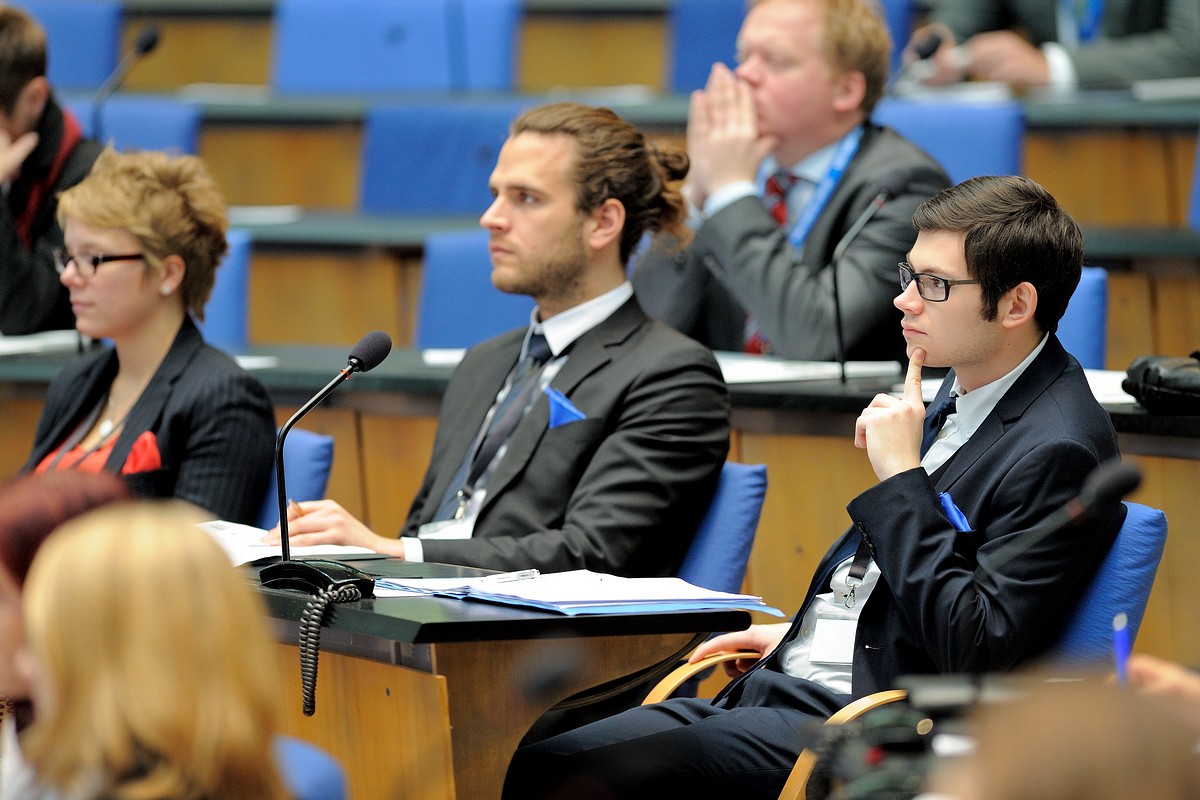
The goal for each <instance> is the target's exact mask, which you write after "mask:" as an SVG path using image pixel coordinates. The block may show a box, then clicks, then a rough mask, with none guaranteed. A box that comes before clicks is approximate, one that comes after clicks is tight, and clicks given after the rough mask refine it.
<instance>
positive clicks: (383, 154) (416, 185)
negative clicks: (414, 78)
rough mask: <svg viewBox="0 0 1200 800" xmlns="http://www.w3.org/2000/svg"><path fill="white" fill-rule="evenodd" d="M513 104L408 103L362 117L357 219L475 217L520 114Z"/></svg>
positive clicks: (487, 195) (487, 201)
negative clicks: (376, 215) (363, 214)
mask: <svg viewBox="0 0 1200 800" xmlns="http://www.w3.org/2000/svg"><path fill="white" fill-rule="evenodd" d="M523 107H524V106H523V104H521V103H519V102H514V101H499V100H497V101H479V102H465V101H462V102H447V103H412V104H404V105H389V106H378V107H375V108H372V109H370V110H369V111H368V112H367V116H366V120H365V123H364V130H363V159H362V183H361V185H362V195H361V197H360V200H359V206H360V208H361V209H362V210H363V211H367V212H372V213H381V214H424V215H426V216H428V215H434V214H482V213H483V212H484V211H486V210H487V207H488V205H489V204H490V203H491V194H490V193H489V192H488V178H489V177H490V176H491V174H492V169H493V168H494V167H495V166H496V157H497V156H498V155H499V153H500V148H501V147H502V146H503V145H504V141H505V139H507V138H508V125H509V123H510V122H512V120H513V118H514V117H516V116H517V114H518V113H520V111H521V110H522V108H523Z"/></svg>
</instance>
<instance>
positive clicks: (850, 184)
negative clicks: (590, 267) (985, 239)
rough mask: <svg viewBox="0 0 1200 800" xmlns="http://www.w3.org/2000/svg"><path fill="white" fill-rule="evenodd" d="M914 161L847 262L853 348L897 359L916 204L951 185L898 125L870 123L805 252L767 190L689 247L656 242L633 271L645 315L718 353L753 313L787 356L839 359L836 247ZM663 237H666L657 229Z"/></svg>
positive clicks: (846, 322)
mask: <svg viewBox="0 0 1200 800" xmlns="http://www.w3.org/2000/svg"><path fill="white" fill-rule="evenodd" d="M910 169H911V170H913V171H914V175H913V179H912V181H911V182H910V184H909V185H908V187H907V188H906V189H905V190H904V191H903V192H901V193H900V194H899V195H898V196H896V197H895V198H893V199H891V200H890V201H888V202H887V203H885V204H884V205H883V207H882V208H880V209H879V211H878V213H876V214H875V216H874V217H872V218H871V221H870V222H868V223H867V225H866V226H865V227H864V228H863V229H862V231H861V232H860V233H859V234H858V236H857V237H856V238H855V239H854V241H853V242H852V243H851V244H850V245H849V246H848V247H847V248H846V250H845V253H844V254H843V256H842V259H841V262H840V265H839V268H838V284H839V285H838V292H839V295H840V297H841V301H840V303H841V311H842V330H843V332H844V334H845V341H846V357H847V358H850V359H861V360H890V359H900V358H902V357H903V355H904V340H903V338H902V337H901V336H900V314H899V312H898V311H896V309H895V307H893V306H892V300H893V298H895V296H896V295H897V294H899V292H900V276H899V273H898V270H897V267H896V265H897V263H898V262H900V261H903V260H904V259H905V257H906V255H907V254H908V251H909V248H911V247H912V244H913V242H914V241H915V240H916V231H915V230H914V229H913V226H912V213H913V211H914V210H916V207H917V206H918V205H919V204H920V203H921V202H923V201H924V200H926V199H927V198H929V197H930V196H931V195H932V194H933V193H934V192H936V191H938V190H939V189H942V188H945V187H946V186H949V185H950V180H949V178H948V177H947V176H946V173H945V172H944V171H942V169H941V167H939V166H938V165H937V164H936V163H935V162H934V161H933V160H932V159H931V158H930V157H929V156H928V155H926V154H925V153H924V152H922V151H921V150H919V149H918V148H917V147H916V146H915V145H913V144H912V143H910V142H909V141H908V140H906V139H903V138H902V137H901V136H900V135H899V134H897V133H895V132H894V131H892V130H890V129H886V128H879V127H876V126H874V125H867V127H866V131H865V133H864V135H863V140H862V143H861V145H860V146H859V149H858V152H857V153H856V154H855V156H854V160H853V161H851V162H850V165H849V167H847V169H846V173H845V175H843V176H842V180H841V181H840V182H839V183H838V186H837V189H836V190H835V191H834V193H833V195H832V196H831V197H830V199H829V203H828V205H826V207H825V210H824V211H823V212H822V214H821V216H820V217H819V218H818V219H817V221H816V224H815V225H813V228H812V231H811V232H810V233H809V235H808V239H807V240H806V242H805V246H804V254H803V257H802V258H800V259H797V258H796V251H795V249H794V248H793V247H792V246H791V244H790V243H789V242H788V240H787V236H786V232H785V231H783V230H781V229H780V228H779V226H778V225H777V224H776V223H775V221H774V219H772V218H771V216H770V214H768V213H767V211H766V208H765V207H764V206H763V204H762V200H761V199H760V198H758V197H745V198H742V199H741V200H738V201H736V202H734V203H732V204H730V205H729V206H728V207H726V208H724V209H722V210H721V211H719V212H717V213H716V214H714V215H713V216H712V217H711V218H710V219H708V220H706V221H705V222H704V223H703V224H702V225H701V226H700V229H699V230H698V231H697V232H696V237H695V240H694V241H693V242H692V244H691V245H690V246H689V247H688V248H686V249H685V250H683V251H681V252H678V253H674V254H672V253H671V252H670V248H671V243H670V242H667V241H665V240H664V241H657V240H656V241H655V243H654V246H653V247H651V249H649V250H648V251H646V252H645V253H643V254H642V256H641V257H640V258H639V260H638V263H637V265H636V267H635V268H634V272H633V277H632V280H633V286H634V289H635V290H636V291H637V296H638V300H639V301H641V303H642V306H643V307H644V308H645V309H646V313H648V314H650V315H651V316H654V317H658V318H659V319H662V320H663V321H665V322H667V323H668V324H670V325H671V326H673V327H675V328H677V329H679V330H681V331H683V332H684V333H686V334H688V335H689V336H692V337H693V338H695V339H697V340H698V341H700V342H703V343H704V344H707V345H708V346H709V347H711V348H713V349H714V350H741V349H742V339H743V335H744V330H745V321H746V312H747V310H749V311H750V312H752V313H753V315H754V318H755V320H756V321H757V322H758V326H759V327H760V328H761V329H762V331H763V333H764V334H765V335H766V337H767V338H768V339H769V340H770V341H771V344H772V346H773V347H774V349H775V352H777V353H779V354H780V355H783V356H785V357H787V358H799V359H813V360H822V361H832V360H834V359H836V358H837V338H836V334H835V327H834V303H833V289H832V285H833V279H832V270H831V269H830V263H831V261H832V259H833V251H834V249H836V247H837V244H838V242H839V241H840V240H841V239H842V237H843V236H844V235H845V234H846V232H847V231H848V229H849V228H850V227H851V226H852V225H853V224H854V221H855V220H856V219H858V217H859V216H860V215H861V214H862V213H863V212H864V211H865V210H866V209H867V207H868V206H869V205H870V203H871V201H872V200H873V199H874V198H875V196H876V195H877V194H878V193H879V189H880V187H881V186H882V185H884V184H885V183H886V182H887V181H888V179H889V178H890V177H891V176H892V175H895V174H896V173H897V172H899V171H901V170H910ZM660 238H661V237H660Z"/></svg>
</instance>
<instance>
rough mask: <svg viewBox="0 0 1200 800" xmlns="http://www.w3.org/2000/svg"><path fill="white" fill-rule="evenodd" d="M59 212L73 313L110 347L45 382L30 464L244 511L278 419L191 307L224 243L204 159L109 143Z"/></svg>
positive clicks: (252, 499) (251, 506)
mask: <svg viewBox="0 0 1200 800" xmlns="http://www.w3.org/2000/svg"><path fill="white" fill-rule="evenodd" d="M58 215H59V220H60V222H61V224H62V227H63V230H64V234H65V237H64V238H65V247H63V248H62V249H61V250H59V251H58V252H57V253H56V255H55V261H56V266H57V268H58V271H59V275H60V280H61V281H62V283H63V285H64V286H66V288H67V290H68V292H69V293H70V298H71V310H72V311H73V312H74V315H75V327H76V328H77V329H78V330H79V332H80V333H82V334H84V335H85V336H88V337H90V338H91V339H93V340H107V341H109V342H111V347H103V348H98V349H96V350H94V351H92V352H89V353H87V354H86V355H84V356H82V357H81V358H79V359H78V360H76V361H75V362H73V363H72V364H70V365H68V366H67V367H66V368H64V369H63V370H62V372H61V373H60V374H59V375H58V376H57V377H56V378H55V380H54V381H53V382H52V383H51V384H50V388H49V390H48V391H47V393H46V401H45V407H44V410H43V413H42V417H41V419H40V420H39V422H38V427H37V433H36V436H35V443H34V447H33V452H32V454H31V455H30V458H29V461H28V463H26V465H25V470H26V471H37V472H43V471H53V470H79V471H83V472H100V471H106V472H112V473H116V474H119V475H121V476H122V477H123V478H124V479H125V480H126V483H127V484H128V485H129V487H130V489H131V490H132V491H133V492H134V493H135V494H136V495H138V496H140V497H152V498H167V497H175V498H178V499H180V500H185V501H187V502H189V503H192V504H193V505H196V506H198V507H200V508H201V509H203V510H205V511H206V512H208V513H209V514H211V515H213V516H217V517H220V518H223V519H229V520H233V521H237V522H252V521H253V520H254V518H255V517H256V516H257V511H258V509H259V507H260V506H261V504H262V500H263V496H264V494H265V492H266V487H267V482H268V478H269V475H270V465H271V460H272V454H273V442H274V427H275V425H274V419H273V414H272V409H271V403H270V401H269V399H268V398H267V394H266V392H265V390H264V389H263V387H262V386H261V385H260V384H259V382H258V381H257V380H255V379H254V378H253V377H251V376H250V375H248V374H247V373H246V372H244V371H243V370H242V369H241V368H240V367H238V366H237V364H236V363H235V362H234V361H233V360H232V359H230V358H229V357H228V356H226V355H225V354H224V353H221V352H219V351H217V350H215V349H214V348H212V347H209V346H208V345H206V344H205V343H204V340H203V339H202V338H201V336H200V332H199V330H198V329H197V328H196V325H195V323H194V321H193V317H194V318H195V319H199V320H202V319H203V318H204V304H205V302H206V301H207V300H208V297H209V293H210V292H211V291H212V287H213V283H214V278H215V272H216V268H217V265H218V264H219V262H220V259H221V256H222V255H223V254H224V253H225V250H226V243H225V231H226V227H227V220H226V212H225V203H224V201H223V199H222V198H221V194H220V192H219V191H218V190H217V187H216V184H215V183H214V182H213V179H212V177H211V176H210V175H209V173H208V170H207V169H206V168H205V166H204V164H203V162H202V161H201V160H200V159H198V158H196V157H195V156H168V155H166V154H164V153H158V152H149V151H147V152H140V153H123V154H122V153H116V152H114V151H112V150H107V151H105V152H104V153H102V154H101V156H100V158H99V159H98V160H97V161H96V164H95V167H94V168H93V169H92V172H91V174H90V175H89V176H88V177H87V178H86V179H85V180H84V181H82V182H81V183H79V184H78V185H76V186H74V187H72V188H71V189H68V190H67V191H65V192H63V193H62V195H61V196H60V198H59V203H58Z"/></svg>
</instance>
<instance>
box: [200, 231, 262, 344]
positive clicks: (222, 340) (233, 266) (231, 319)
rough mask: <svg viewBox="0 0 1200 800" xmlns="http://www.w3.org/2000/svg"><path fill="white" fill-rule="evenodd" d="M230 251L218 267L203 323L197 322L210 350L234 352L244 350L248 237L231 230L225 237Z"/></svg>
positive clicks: (245, 338) (247, 280) (248, 257)
mask: <svg viewBox="0 0 1200 800" xmlns="http://www.w3.org/2000/svg"><path fill="white" fill-rule="evenodd" d="M225 240H226V241H227V242H229V250H228V251H227V252H226V253H225V257H224V258H223V259H221V266H220V267H218V268H217V280H216V284H215V285H214V286H213V290H212V294H211V295H210V296H209V298H208V303H206V304H205V306H204V321H203V322H200V323H197V325H198V326H199V328H200V332H201V333H202V334H204V340H205V341H206V342H208V343H209V344H211V345H212V346H213V347H216V348H219V349H221V350H225V351H227V352H231V353H235V352H239V351H242V350H245V349H246V343H247V337H246V315H247V312H246V293H247V287H248V284H249V273H250V244H251V242H250V234H249V232H248V231H244V230H239V229H236V228H231V229H230V230H229V232H228V233H226V234H225Z"/></svg>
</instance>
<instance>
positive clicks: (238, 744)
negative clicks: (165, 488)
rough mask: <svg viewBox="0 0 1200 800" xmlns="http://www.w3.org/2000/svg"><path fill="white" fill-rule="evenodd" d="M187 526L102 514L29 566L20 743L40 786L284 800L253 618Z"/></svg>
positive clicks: (70, 527)
mask: <svg viewBox="0 0 1200 800" xmlns="http://www.w3.org/2000/svg"><path fill="white" fill-rule="evenodd" d="M196 521H197V517H196V516H195V515H194V513H193V512H191V511H187V510H185V509H184V508H183V507H181V506H173V505H172V506H162V505H153V506H152V505H148V504H140V505H133V504H122V505H118V506H111V507H109V508H106V509H103V510H101V511H98V512H94V513H92V514H88V515H86V516H83V517H80V518H78V519H76V520H74V521H72V522H70V523H68V524H66V525H64V526H63V527H62V528H61V529H60V530H59V531H58V532H56V533H55V534H54V535H53V536H52V537H51V538H50V540H49V541H48V542H47V543H46V544H45V545H44V546H43V547H42V550H41V551H40V552H39V553H38V556H37V558H36V559H35V560H34V564H33V567H32V568H31V570H30V573H29V577H28V580H27V581H26V585H25V591H26V593H25V618H26V626H27V632H28V637H29V650H30V658H29V659H28V661H29V662H30V664H31V668H30V671H31V672H32V673H33V674H32V676H31V679H32V683H33V696H34V703H35V710H36V721H35V722H34V725H33V726H32V727H31V728H30V729H29V731H28V732H27V735H26V739H25V740H23V749H24V751H25V754H26V756H27V758H28V761H29V763H30V764H31V765H32V766H33V768H34V770H35V771H36V772H37V774H38V776H39V778H40V780H41V781H42V782H43V783H45V784H46V785H49V786H53V787H54V788H56V789H58V790H59V791H61V792H64V793H75V792H86V793H88V794H92V793H93V792H95V793H96V794H97V795H102V796H104V797H106V798H112V800H126V799H128V800H133V799H134V798H138V800H149V799H150V798H153V799H155V800H167V799H168V798H169V799H170V800H183V799H185V798H186V799H187V800H218V798H220V800H242V799H243V798H244V799H245V800H251V799H252V798H253V800H276V798H278V799H279V800H283V798H285V797H287V794H286V791H285V789H284V787H283V784H282V779H281V778H280V776H279V774H278V771H277V770H276V769H275V768H274V766H273V765H274V763H275V762H274V759H273V757H272V750H271V747H272V740H273V737H274V735H275V734H276V732H277V724H278V708H279V702H278V701H279V691H278V689H279V679H278V675H277V670H276V668H275V661H274V658H273V655H272V651H271V648H272V645H271V638H270V635H269V632H268V628H267V623H266V615H265V613H264V609H263V606H262V603H261V601H260V599H259V597H258V595H257V594H256V593H255V592H254V590H253V589H252V588H251V587H250V586H249V585H248V583H247V581H246V578H245V576H243V575H242V574H241V573H239V572H238V571H237V570H236V569H234V568H233V567H232V566H231V564H230V562H229V558H228V556H227V555H226V554H225V553H224V551H222V550H221V548H220V547H219V546H218V545H217V544H216V543H215V542H213V541H212V540H211V539H210V537H209V536H208V535H207V534H205V533H204V532H203V531H201V530H199V529H198V528H196V527H195V525H194V523H195V522H196ZM97 789H98V790H99V791H98V792H96V790H97Z"/></svg>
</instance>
